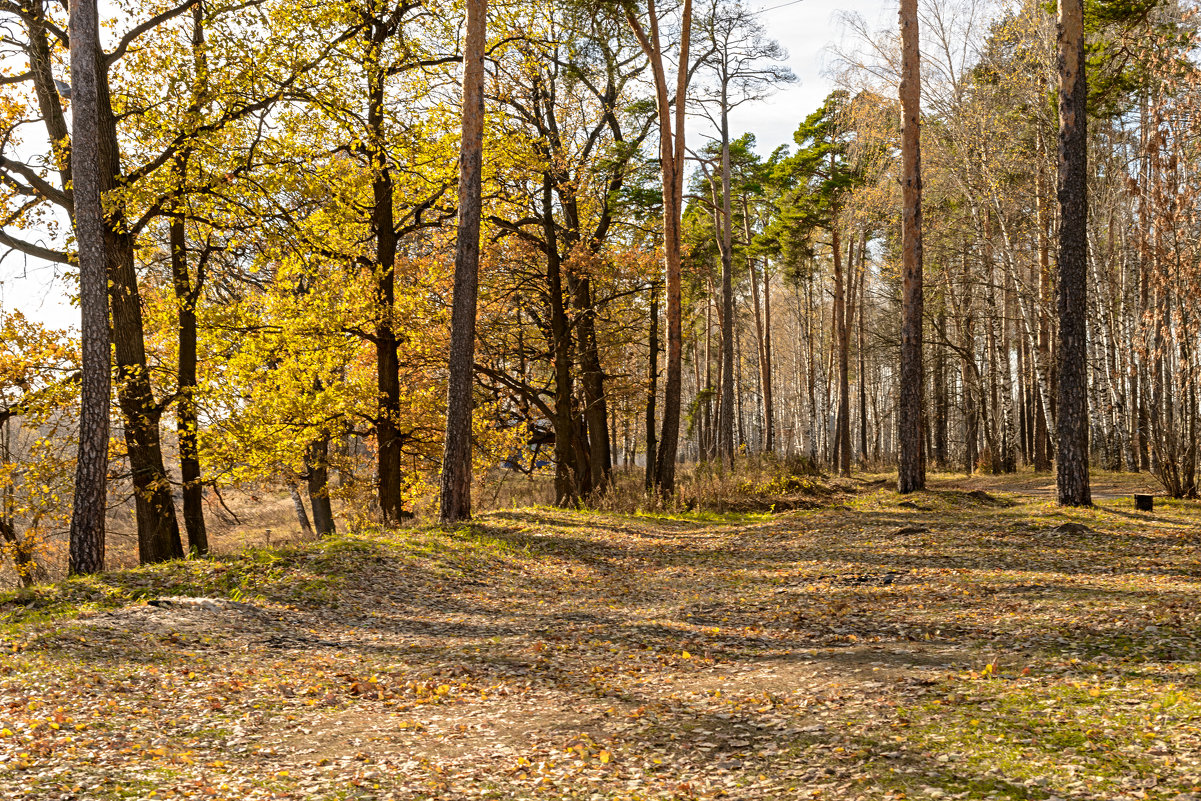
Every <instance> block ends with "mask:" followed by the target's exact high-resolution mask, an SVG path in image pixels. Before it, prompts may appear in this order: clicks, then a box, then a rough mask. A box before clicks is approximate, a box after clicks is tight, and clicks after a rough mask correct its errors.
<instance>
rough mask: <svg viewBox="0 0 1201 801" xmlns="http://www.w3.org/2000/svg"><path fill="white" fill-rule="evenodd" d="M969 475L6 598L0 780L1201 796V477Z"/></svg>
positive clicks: (24, 794) (323, 794)
mask: <svg viewBox="0 0 1201 801" xmlns="http://www.w3.org/2000/svg"><path fill="white" fill-rule="evenodd" d="M1106 480H1107V477H1106V476H1100V477H1098V480H1097V486H1098V488H1100V487H1102V486H1104V485H1105V482H1106ZM973 481H974V483H973V484H971V485H967V484H964V483H963V482H962V480H959V481H956V480H953V479H951V478H950V477H942V476H940V477H935V478H934V479H933V480H932V481H931V489H930V490H928V491H926V492H923V493H916V494H912V495H908V496H905V497H904V498H902V497H901V496H899V495H897V494H896V493H895V492H894V491H892V490H891V489H890V488H888V486H887V485H886V484H885V483H884V481H883V479H882V478H881V479H880V480H879V481H878V482H875V483H873V481H872V480H871V479H870V478H869V479H865V480H862V481H859V482H857V488H858V491H857V492H855V493H851V492H846V493H843V494H841V495H838V496H834V497H832V498H828V499H826V500H825V501H824V502H823V504H822V505H821V506H820V507H819V508H816V509H810V510H797V511H790V512H786V513H782V514H777V515H770V514H749V513H748V514H735V513H730V514H725V515H718V514H713V513H702V512H696V513H680V514H663V515H651V514H634V515H621V514H616V513H606V512H595V511H579V512H574V511H564V510H557V509H549V508H528V509H515V510H508V511H503V510H502V511H494V512H491V513H487V514H485V515H482V516H481V517H479V518H478V519H477V520H476V521H475V522H474V523H473V524H471V525H470V526H467V527H463V528H461V529H458V530H456V531H453V532H451V533H446V532H442V531H440V530H437V529H434V528H429V527H424V526H417V527H413V528H408V529H400V530H397V531H383V530H363V531H357V532H354V533H349V534H346V535H343V536H339V537H335V538H326V539H321V540H319V541H316V542H309V543H300V544H296V545H292V546H288V547H285V548H283V549H278V550H270V549H250V550H246V551H243V552H241V553H237V554H234V555H226V556H222V557H219V558H214V559H196V560H188V561H174V562H168V563H164V564H160V565H155V566H151V567H145V568H138V569H132V570H123V571H118V572H110V573H106V574H100V575H97V576H94V577H89V578H79V579H73V580H70V581H69V582H67V583H64V584H58V585H53V586H42V587H37V588H34V589H33V590H30V591H24V592H22V593H21V594H18V595H10V596H8V597H7V598H6V600H5V601H4V603H3V606H2V614H3V616H4V620H5V626H4V629H3V634H2V638H3V650H4V656H3V658H2V659H0V796H2V797H4V798H12V799H26V798H29V799H34V798H38V799H52V798H54V799H57V798H70V799H110V798H150V797H154V798H215V799H252V798H304V799H327V798H328V799H333V798H339V799H341V798H364V799H367V798H372V799H374V798H381V799H383V798H403V799H410V798H414V799H415V798H430V799H433V798H582V799H594V798H604V799H609V798H613V799H618V798H628V799H641V798H720V797H725V798H790V799H796V798H848V799H850V798H1022V799H1025V798H1031V799H1050V798H1055V797H1058V798H1088V799H1099V798H1152V799H1188V798H1194V797H1201V795H1194V794H1195V793H1201V692H1199V690H1198V686H1197V671H1198V665H1199V660H1201V646H1199V644H1198V641H1197V626H1198V600H1199V595H1201V585H1199V584H1198V578H1199V577H1201V561H1199V556H1201V549H1199V547H1198V535H1199V533H1201V510H1199V508H1198V505H1197V504H1196V503H1190V502H1182V501H1167V502H1163V501H1159V502H1158V503H1157V507H1156V511H1154V512H1152V513H1149V514H1139V513H1135V512H1134V511H1132V504H1131V502H1130V499H1129V497H1128V496H1125V497H1123V496H1119V495H1117V494H1116V493H1117V492H1119V491H1122V490H1123V489H1127V488H1128V487H1127V486H1125V485H1123V484H1122V483H1121V482H1119V481H1118V480H1117V479H1114V482H1113V486H1112V489H1113V491H1114V493H1115V494H1114V496H1113V497H1106V496H1105V494H1104V493H1103V492H1100V491H1099V493H1098V494H1099V496H1100V498H1099V500H1098V503H1097V507H1096V508H1095V509H1092V510H1075V509H1062V508H1059V507H1057V506H1055V505H1053V504H1052V503H1051V501H1050V499H1045V498H1042V497H1039V496H1038V495H1035V494H1031V493H1030V492H1029V489H1030V488H1031V487H1033V486H1034V484H1035V482H1032V481H1031V474H1028V473H1025V474H1020V475H1019V476H1018V477H1015V478H1008V479H985V478H977V479H974V480H973ZM1015 488H1016V489H1019V490H1020V491H1018V492H1009V491H1007V490H1011V489H1015ZM198 598H206V599H208V600H194V599H198ZM173 599H175V600H173ZM188 599H193V600H188Z"/></svg>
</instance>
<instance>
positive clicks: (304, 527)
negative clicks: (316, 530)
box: [288, 481, 313, 537]
mask: <svg viewBox="0 0 1201 801" xmlns="http://www.w3.org/2000/svg"><path fill="white" fill-rule="evenodd" d="M288 491H289V492H290V493H291V495H292V508H293V509H295V510H296V521H297V522H298V523H300V533H302V534H304V536H306V537H311V536H313V524H312V523H310V522H309V513H308V512H306V511H305V508H304V498H302V497H300V489H299V488H298V487H297V486H296V482H295V481H291V482H289V483H288Z"/></svg>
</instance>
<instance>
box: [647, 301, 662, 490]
mask: <svg viewBox="0 0 1201 801" xmlns="http://www.w3.org/2000/svg"><path fill="white" fill-rule="evenodd" d="M648 339H649V345H650V356H649V367H648V369H647V374H648V375H647V384H648V388H647V393H646V491H647V492H650V491H651V490H652V489H654V487H655V474H656V472H655V458H656V457H657V456H658V453H659V451H658V442H656V438H655V403H656V402H657V401H658V398H659V290H658V289H657V288H656V287H653V286H652V287H651V320H650V335H649V337H648Z"/></svg>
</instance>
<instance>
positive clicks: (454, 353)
mask: <svg viewBox="0 0 1201 801" xmlns="http://www.w3.org/2000/svg"><path fill="white" fill-rule="evenodd" d="M487 14H488V0H467V25H466V28H467V30H466V42H465V44H464V48H463V112H462V130H463V134H462V142H461V144H460V150H459V223H458V240H457V243H456V246H455V285H454V296H453V301H452V307H451V320H450V360H449V368H450V375H449V382H448V384H447V408H446V445H445V449H444V453H443V458H442V497H441V504H440V508H439V514H438V517H439V519H440V520H441V522H442V523H443V524H448V523H458V522H461V521H464V520H468V519H470V518H471V406H472V403H471V398H472V391H471V390H472V375H473V371H474V363H475V316H476V296H477V288H478V285H479V261H480V211H481V205H482V198H481V194H482V168H483V151H484V44H485V41H484V40H485V33H486V30H487Z"/></svg>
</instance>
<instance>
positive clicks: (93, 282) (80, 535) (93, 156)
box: [68, 0, 111, 573]
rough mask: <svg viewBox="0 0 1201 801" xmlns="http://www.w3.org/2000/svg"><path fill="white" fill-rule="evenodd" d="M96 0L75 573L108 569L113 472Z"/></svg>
mask: <svg viewBox="0 0 1201 801" xmlns="http://www.w3.org/2000/svg"><path fill="white" fill-rule="evenodd" d="M98 24H99V23H98V15H97V11H96V0H74V2H72V3H71V97H72V99H73V102H74V105H75V108H74V112H73V115H74V116H73V126H74V129H75V130H74V138H73V146H72V151H73V168H74V170H73V175H72V183H73V189H74V201H75V203H74V205H75V240H76V243H77V247H78V252H79V262H78V263H79V305H80V312H81V318H82V324H81V333H82V338H83V382H82V398H81V407H80V414H79V450H78V458H77V459H76V463H75V500H74V508H73V510H72V516H71V532H70V546H69V547H70V554H69V561H68V569H69V571H70V572H71V573H97V572H99V571H101V570H103V569H104V535H105V531H104V522H105V521H104V515H105V506H106V504H105V500H106V477H107V472H108V406H109V388H110V381H111V373H110V358H111V357H110V355H109V338H108V301H107V292H108V275H107V259H106V257H105V252H104V248H105V241H104V209H103V207H102V205H101V197H100V183H101V168H100V143H99V141H98V136H97V129H98V127H99V125H98V115H99V110H98V104H99V97H98V95H99V88H98V83H99V80H98V75H97V70H98V68H99V64H100V53H99V50H100V40H99V28H98Z"/></svg>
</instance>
